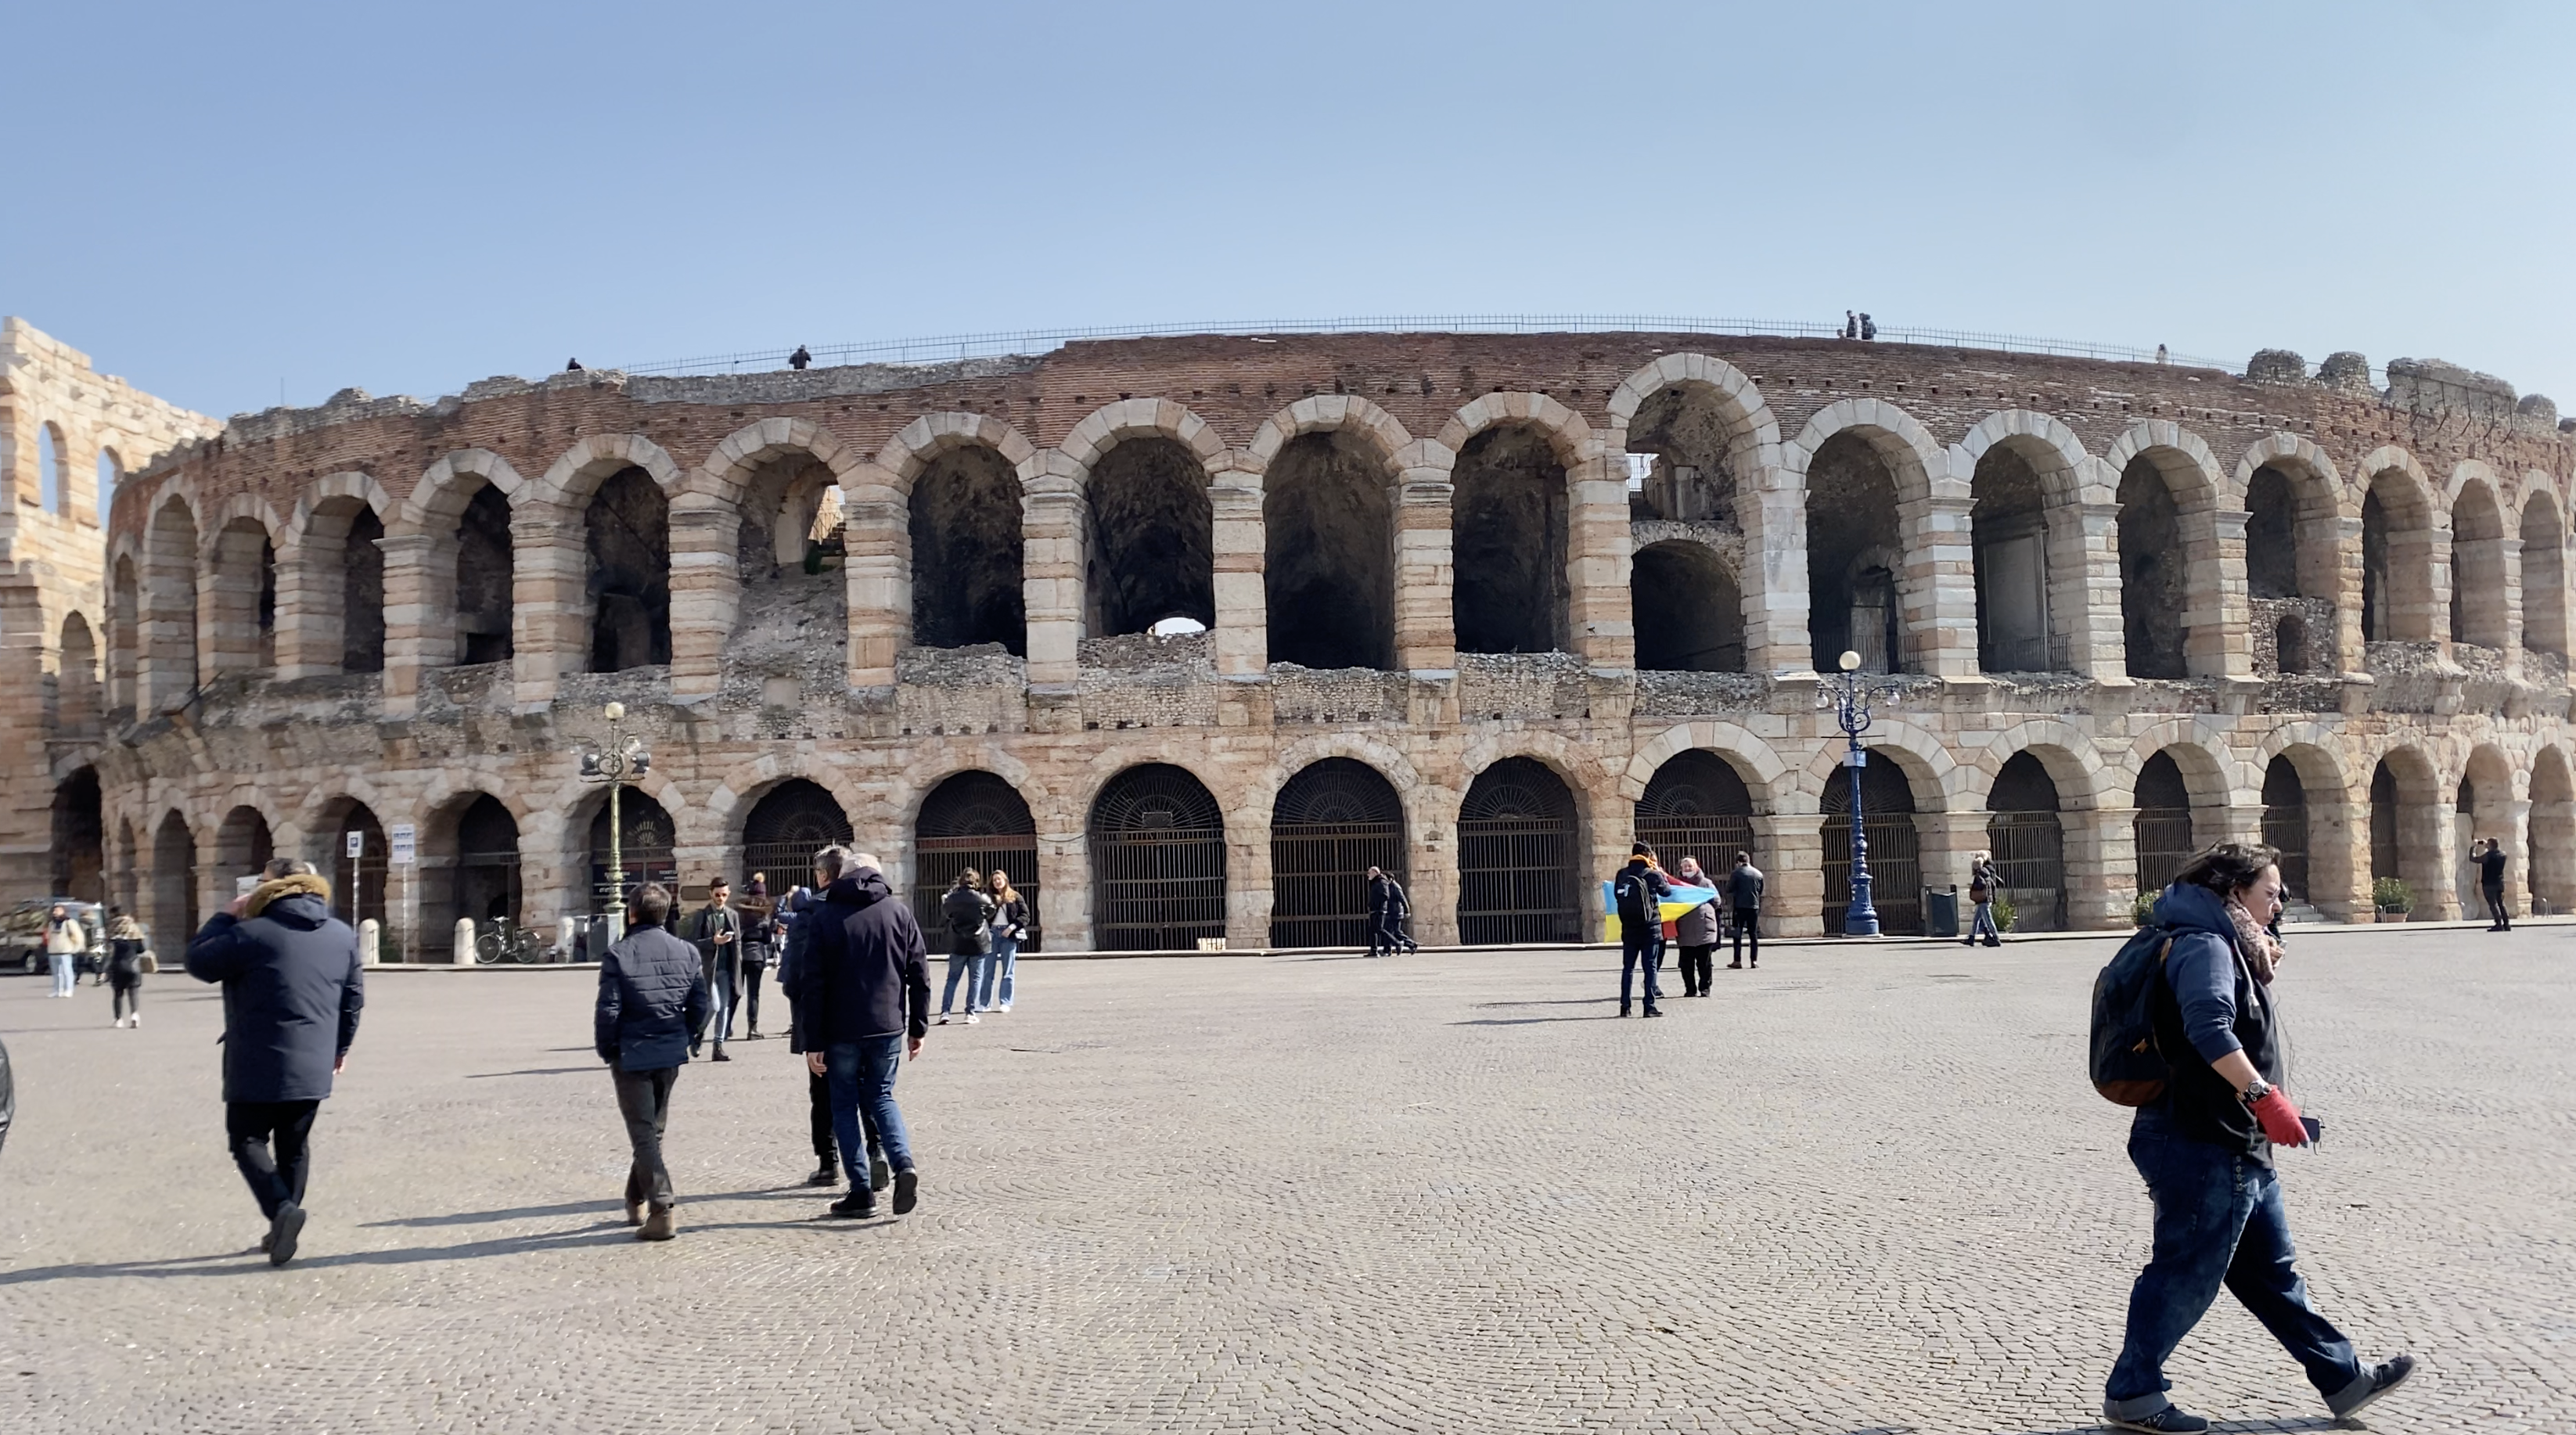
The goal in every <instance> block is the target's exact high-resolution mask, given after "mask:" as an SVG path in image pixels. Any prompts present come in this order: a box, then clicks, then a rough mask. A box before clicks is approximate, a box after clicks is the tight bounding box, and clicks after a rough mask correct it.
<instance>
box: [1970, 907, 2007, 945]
mask: <svg viewBox="0 0 2576 1435" xmlns="http://www.w3.org/2000/svg"><path fill="white" fill-rule="evenodd" d="M1979 937H1992V938H1994V939H1995V940H1996V941H1998V942H2000V941H2002V940H2003V939H2004V934H2003V933H2002V932H1999V931H1997V930H1996V929H1995V904H1994V903H1993V902H1991V901H1987V902H1979V903H1978V904H1977V915H1976V916H1974V917H1971V918H1970V919H1969V920H1968V935H1967V936H1966V937H1964V938H1962V939H1961V940H1963V941H1970V942H1973V941H1975V940H1976V939H1978V938H1979Z"/></svg>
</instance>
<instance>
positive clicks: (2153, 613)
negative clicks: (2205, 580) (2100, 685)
mask: <svg viewBox="0 0 2576 1435" xmlns="http://www.w3.org/2000/svg"><path fill="white" fill-rule="evenodd" d="M2119 502H2120V615H2121V631H2122V634H2123V636H2124V638H2125V639H2126V643H2127V650H2128V655H2129V676H2130V677H2133V678H2179V677H2184V676H2187V675H2188V674H2189V672H2190V665H2189V659H2188V650H2189V645H2188V642H2187V639H2186V636H2185V633H2184V630H2183V613H2184V606H2185V604H2186V602H2187V601H2188V598H2189V593H2190V577H2191V564H2190V558H2189V555H2188V554H2186V552H2185V551H2184V546H2183V532H2182V513H2181V510H2180V508H2179V507H2178V506H2177V505H2176V504H2175V502H2174V494H2173V487H2172V485H2171V484H2169V483H2168V482H2167V481H2166V479H2165V473H2164V470H2163V469H2161V468H2159V467H2158V466H2157V465H2156V463H2155V461H2154V460H2152V459H2150V458H2148V457H2146V456H2145V455H2140V456H2139V457H2137V458H2134V459H2131V460H2130V461H2129V466H2128V467H2127V468H2126V469H2124V470H2122V472H2121V474H2120V490H2119Z"/></svg>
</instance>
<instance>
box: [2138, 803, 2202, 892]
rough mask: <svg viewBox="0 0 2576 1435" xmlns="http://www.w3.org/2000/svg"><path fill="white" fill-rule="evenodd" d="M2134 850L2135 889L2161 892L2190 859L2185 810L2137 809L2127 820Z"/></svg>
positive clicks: (2169, 808)
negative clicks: (2135, 851)
mask: <svg viewBox="0 0 2576 1435" xmlns="http://www.w3.org/2000/svg"><path fill="white" fill-rule="evenodd" d="M2129 830H2130V835H2131V837H2132V838H2133V839H2134V840H2135V841H2136V843H2137V849H2138V890H2139V891H2141V892H2161V891H2163V890H2164V889H2165V888H2167V887H2170V886H2172V885H2173V879H2174V875H2175V874H2176V873H2178V872H2180V871H2182V869H2183V864H2184V863H2187V862H2189V861H2190V860H2191V857H2192V852H2193V847H2192V842H2191V811H2190V809H2188V808H2173V807H2141V808H2139V809H2138V815H2137V816H2136V817H2135V818H2134V819H2132V820H2131V821H2130V824H2129Z"/></svg>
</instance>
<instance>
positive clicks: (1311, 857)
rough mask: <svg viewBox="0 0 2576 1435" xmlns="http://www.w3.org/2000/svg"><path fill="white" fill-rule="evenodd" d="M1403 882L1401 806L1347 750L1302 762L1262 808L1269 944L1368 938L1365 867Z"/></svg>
mask: <svg viewBox="0 0 2576 1435" xmlns="http://www.w3.org/2000/svg"><path fill="white" fill-rule="evenodd" d="M1371 867H1381V868H1384V869H1385V870H1386V872H1387V874H1388V875H1390V876H1392V877H1394V878H1395V880H1396V881H1398V882H1403V881H1405V878H1406V871H1405V862H1404V805H1403V802H1402V800H1401V799H1399V798H1398V797H1397V796H1396V794H1395V787H1394V785H1393V784H1391V783H1389V782H1388V781H1387V780H1386V779H1385V778H1384V777H1381V776H1379V775H1378V772H1377V770H1376V769H1375V768H1372V767H1370V766H1369V765H1368V764H1366V763H1363V762H1359V761H1357V760H1355V759H1352V758H1347V757H1328V758H1325V759H1323V760H1322V761H1320V762H1317V763H1315V764H1313V765H1312V766H1309V767H1307V768H1306V769H1304V770H1303V771H1301V772H1299V773H1298V774H1297V775H1296V776H1295V777H1292V778H1290V779H1288V785H1287V786H1285V787H1283V788H1281V789H1280V790H1279V797H1278V800H1277V801H1276V802H1274V803H1273V804H1271V809H1270V887H1271V903H1270V945H1272V946H1274V947H1364V946H1366V945H1368V923H1369V901H1368V869H1369V868H1371Z"/></svg>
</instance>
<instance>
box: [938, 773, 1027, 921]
mask: <svg viewBox="0 0 2576 1435" xmlns="http://www.w3.org/2000/svg"><path fill="white" fill-rule="evenodd" d="M969 867H972V868H974V869H975V870H976V871H978V872H981V873H983V874H984V876H985V878H986V879H987V880H986V890H988V891H989V890H990V889H991V881H990V879H991V877H992V875H993V872H994V870H995V869H996V868H998V869H1000V870H1001V871H1004V872H1007V873H1009V874H1010V877H1011V887H1012V889H1013V890H1015V891H1017V892H1018V893H1019V894H1020V896H1021V897H1023V898H1025V899H1026V900H1027V901H1028V904H1029V935H1028V937H1027V938H1026V939H1025V940H1023V941H1022V942H1021V943H1020V950H1021V951H1024V952H1034V951H1037V950H1038V949H1039V947H1038V940H1039V937H1040V935H1041V933H1040V931H1039V927H1038V825H1037V819H1036V818H1034V817H1032V816H1030V814H1029V805H1028V803H1027V802H1026V801H1024V800H1023V799H1022V798H1021V797H1020V794H1019V790H1018V789H1017V788H1014V787H1012V786H1011V785H1010V784H1009V783H1008V782H1005V781H1003V780H1002V779H1001V778H999V777H997V776H995V775H993V774H992V773H989V772H961V773H958V774H957V775H956V776H954V777H951V778H949V779H948V780H947V781H946V782H943V783H941V784H939V786H938V787H936V788H933V789H932V790H931V793H930V796H928V797H926V798H924V799H922V803H921V816H920V817H918V818H916V819H915V820H914V822H913V843H912V872H913V877H912V909H913V911H914V912H915V913H916V914H920V913H932V914H935V913H937V912H938V910H939V904H940V903H941V902H942V901H943V900H945V899H946V898H947V895H948V888H949V886H950V885H951V884H953V883H954V882H956V880H957V874H958V873H960V872H963V871H965V870H966V869H967V868H969Z"/></svg>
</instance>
